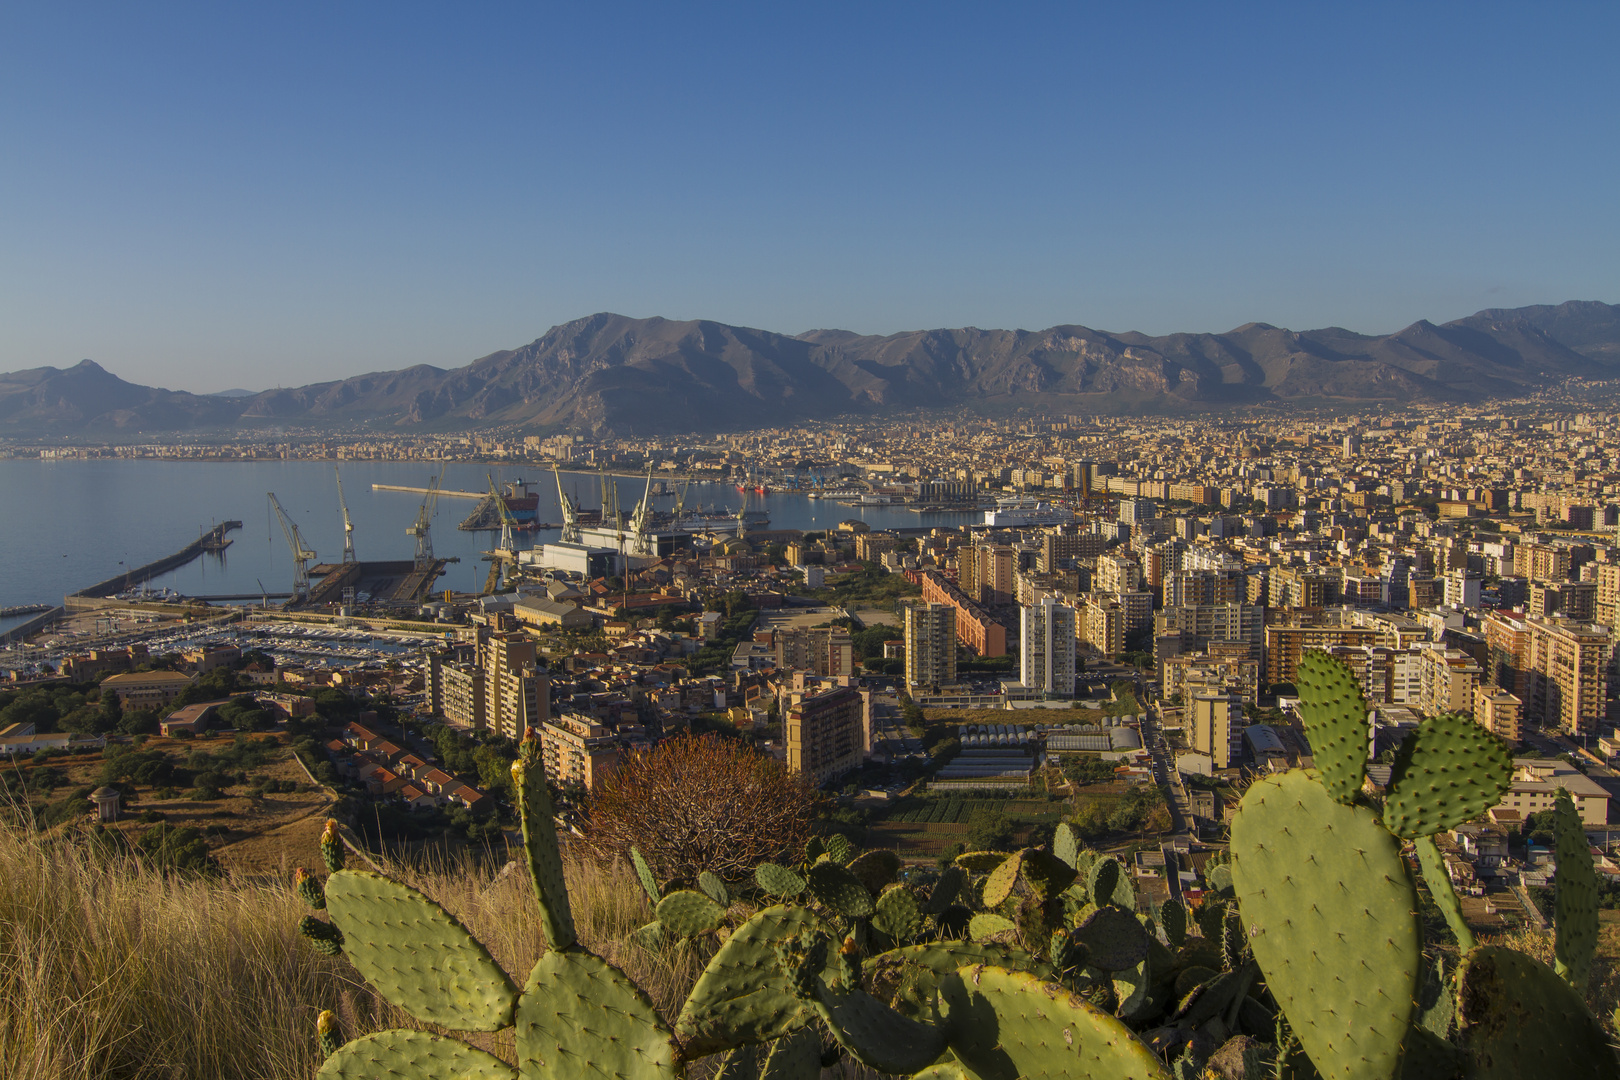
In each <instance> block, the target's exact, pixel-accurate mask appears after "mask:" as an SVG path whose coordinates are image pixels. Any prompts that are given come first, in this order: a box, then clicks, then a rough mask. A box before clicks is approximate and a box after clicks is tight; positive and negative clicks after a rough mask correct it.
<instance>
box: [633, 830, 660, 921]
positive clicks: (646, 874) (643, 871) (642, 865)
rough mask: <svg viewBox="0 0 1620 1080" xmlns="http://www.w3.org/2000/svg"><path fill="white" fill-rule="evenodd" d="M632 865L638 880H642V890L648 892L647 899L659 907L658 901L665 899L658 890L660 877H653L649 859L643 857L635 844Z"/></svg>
mask: <svg viewBox="0 0 1620 1080" xmlns="http://www.w3.org/2000/svg"><path fill="white" fill-rule="evenodd" d="M630 865H631V866H632V867H634V868H635V871H636V880H637V881H639V882H641V891H642V892H644V893H646V894H647V899H648V900H649V901H651V903H652V905H653V906H654V907H657V906H658V901H659V900H661V899H663V897H662V896H660V895H659V892H658V879H657V878H655V877H653V872H652V867H650V866H648V865H647V860H646V859H644V858H642V857H641V852H639V851H637V850H636V848H635V845H633V844H632V845H631V847H630Z"/></svg>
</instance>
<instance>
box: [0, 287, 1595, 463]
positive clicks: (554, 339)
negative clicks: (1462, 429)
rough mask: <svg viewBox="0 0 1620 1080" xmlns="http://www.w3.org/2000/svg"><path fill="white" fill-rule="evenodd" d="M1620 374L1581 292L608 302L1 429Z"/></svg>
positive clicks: (1466, 392)
mask: <svg viewBox="0 0 1620 1080" xmlns="http://www.w3.org/2000/svg"><path fill="white" fill-rule="evenodd" d="M1617 371H1620V306H1616V305H1610V304H1604V303H1597V302H1590V301H1586V302H1579V301H1577V302H1570V303H1566V304H1560V305H1558V306H1556V307H1551V306H1537V307H1527V308H1517V309H1512V310H1503V309H1492V310H1487V311H1481V312H1479V313H1478V314H1476V315H1471V316H1469V317H1468V318H1464V319H1458V320H1456V321H1454V322H1449V323H1445V324H1443V325H1438V326H1437V325H1435V324H1434V323H1431V322H1428V321H1426V320H1425V321H1420V322H1417V323H1414V324H1412V325H1411V326H1408V327H1407V328H1406V329H1404V330H1401V331H1399V332H1397V333H1394V334H1389V335H1385V336H1369V335H1365V334H1357V333H1353V332H1351V331H1349V330H1343V329H1340V328H1338V327H1329V328H1327V329H1323V330H1307V331H1302V332H1295V331H1291V330H1285V329H1282V328H1279V327H1275V326H1268V325H1266V324H1264V323H1249V324H1247V325H1244V326H1240V327H1238V328H1237V329H1235V330H1231V331H1228V332H1227V333H1224V334H1170V335H1166V336H1163V337H1150V336H1147V335H1145V334H1138V333H1124V334H1111V333H1105V332H1102V331H1098V330H1091V329H1088V328H1087V327H1084V326H1054V327H1051V328H1049V329H1046V330H1035V331H1029V330H979V329H975V328H971V327H968V328H964V329H958V330H918V331H913V332H909V333H902V334H893V335H889V336H886V337H878V336H863V335H859V334H854V333H850V332H848V331H844V330H814V331H810V332H809V333H805V334H800V335H798V336H796V337H790V336H787V335H783V334H775V333H771V332H770V331H766V330H754V329H748V328H745V327H738V326H727V325H725V324H723V323H716V322H709V321H706V320H695V321H690V322H676V321H671V320H668V319H657V318H654V319H632V318H627V317H625V316H622V315H613V314H599V315H592V316H590V317H589V318H584V319H577V320H575V321H573V322H570V323H565V324H563V325H561V326H556V327H553V328H552V329H551V330H550V331H548V332H547V333H546V334H545V335H544V336H543V337H541V338H539V339H538V340H536V341H533V342H531V343H530V344H528V345H525V346H523V347H521V348H518V349H512V350H508V351H503V352H498V353H493V354H491V355H489V356H486V357H483V358H481V359H479V360H475V361H473V362H472V363H471V364H468V365H467V366H465V367H460V368H454V369H450V370H444V369H440V368H435V367H429V366H427V365H418V366H416V367H410V368H405V369H403V370H400V371H386V372H376V373H372V374H368V375H359V376H355V377H353V378H349V379H343V380H340V381H335V382H328V383H317V384H313V385H310V386H304V387H299V388H296V389H287V390H269V391H265V392H263V393H260V394H254V395H251V396H243V397H220V396H199V395H194V394H188V393H183V392H174V391H166V390H157V389H153V388H149V387H140V386H135V385H133V384H130V383H125V382H123V381H122V380H120V379H117V378H116V377H115V376H113V375H111V374H109V373H108V372H106V371H104V370H103V369H101V368H100V367H98V366H97V365H95V364H93V363H91V362H90V361H88V360H87V361H84V362H83V363H81V364H79V365H78V366H76V367H73V368H69V369H67V370H65V371H59V370H57V369H55V368H36V369H33V370H31V371H23V372H15V373H12V374H9V375H0V433H15V434H24V433H52V432H54V433H69V432H75V431H101V432H114V431H120V430H122V431H129V430H140V431H155V430H171V429H181V428H217V427H229V426H235V425H244V426H262V425H264V424H266V423H279V422H288V421H302V422H312V423H331V424H333V425H338V424H342V423H347V422H352V421H358V420H374V421H382V422H385V423H388V424H394V425H400V426H402V427H417V426H427V427H431V428H443V427H451V426H455V427H462V426H467V427H488V426H497V425H511V424H517V425H522V426H523V427H525V428H530V429H536V430H549V429H574V430H589V431H614V432H618V433H621V434H637V433H649V434H650V433H658V432H678V431H687V430H694V429H696V430H704V429H706V430H733V429H740V428H750V427H758V426H766V425H775V424H782V423H791V422H793V421H795V420H799V419H814V418H825V417H830V416H836V415H839V414H843V413H851V412H858V413H873V412H881V411H886V410H900V409H910V408H917V407H949V408H955V407H964V406H965V407H970V408H971V407H982V408H996V407H1001V406H1005V405H1009V404H1020V403H1031V404H1035V403H1039V404H1041V405H1042V406H1044V407H1047V408H1050V409H1053V410H1058V411H1071V412H1080V413H1084V412H1094V411H1095V412H1111V413H1120V412H1158V411H1166V410H1170V411H1177V412H1179V411H1187V410H1196V409H1200V408H1208V407H1221V406H1229V405H1243V404H1256V403H1262V402H1267V401H1278V400H1295V401H1309V402H1320V401H1339V402H1344V403H1346V404H1352V403H1364V402H1374V401H1382V402H1393V403H1402V402H1407V401H1477V400H1483V399H1488V398H1492V397H1502V396H1513V395H1518V394H1522V393H1524V392H1526V391H1528V390H1532V389H1534V388H1537V387H1540V386H1543V385H1546V384H1548V383H1553V382H1557V381H1560V380H1562V379H1565V378H1568V377H1571V376H1579V377H1583V378H1608V377H1611V375H1612V374H1614V373H1615V372H1617Z"/></svg>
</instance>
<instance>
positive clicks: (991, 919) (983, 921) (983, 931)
mask: <svg viewBox="0 0 1620 1080" xmlns="http://www.w3.org/2000/svg"><path fill="white" fill-rule="evenodd" d="M1017 930H1018V924H1017V923H1015V922H1013V921H1012V920H1011V919H1008V918H1004V917H1002V916H1000V915H991V914H989V913H981V914H978V915H975V916H973V920H972V921H971V922H969V923H968V936H969V937H971V938H972V939H973V940H974V941H992V940H994V939H996V938H999V937H1001V936H1002V935H1003V934H1011V933H1014V932H1016V931H1017Z"/></svg>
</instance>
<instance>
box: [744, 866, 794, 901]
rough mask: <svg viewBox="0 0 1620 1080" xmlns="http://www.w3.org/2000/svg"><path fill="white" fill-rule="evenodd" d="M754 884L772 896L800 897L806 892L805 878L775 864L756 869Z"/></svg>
mask: <svg viewBox="0 0 1620 1080" xmlns="http://www.w3.org/2000/svg"><path fill="white" fill-rule="evenodd" d="M754 883H755V884H756V885H758V886H759V887H760V888H761V889H763V890H765V891H766V892H768V893H770V894H771V895H772V896H798V895H799V894H800V893H802V892H804V878H802V877H800V876H799V875H798V874H795V873H794V872H793V871H792V870H789V869H788V868H787V867H785V866H777V865H776V864H775V863H760V864H759V865H758V866H756V867H754Z"/></svg>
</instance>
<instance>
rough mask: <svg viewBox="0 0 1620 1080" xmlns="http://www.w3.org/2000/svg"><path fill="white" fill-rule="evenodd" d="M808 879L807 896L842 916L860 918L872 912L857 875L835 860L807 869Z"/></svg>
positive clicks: (866, 894)
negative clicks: (808, 889) (808, 870)
mask: <svg viewBox="0 0 1620 1080" xmlns="http://www.w3.org/2000/svg"><path fill="white" fill-rule="evenodd" d="M833 839H835V840H837V839H842V838H841V837H836V836H835V837H834V838H833ZM846 843H847V841H846ZM809 879H810V880H809V887H810V895H811V896H813V897H815V898H816V899H817V900H819V901H820V902H821V903H823V904H825V905H826V906H827V907H828V908H830V909H831V910H833V911H835V912H837V913H838V914H840V915H842V916H844V917H845V918H849V919H864V918H866V917H867V916H868V915H870V914H872V894H871V893H869V892H867V891H866V886H865V885H862V884H861V879H860V878H858V877H856V876H855V875H854V874H852V873H850V872H849V871H848V870H846V869H844V867H843V866H842V865H841V864H839V863H838V862H837V861H834V860H829V861H827V862H818V863H816V864H815V865H814V866H812V867H811V868H810V875H809Z"/></svg>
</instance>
